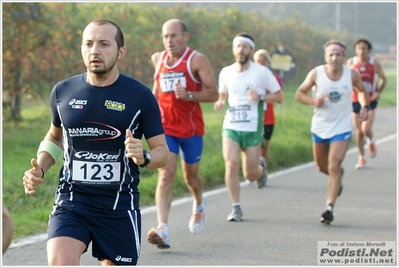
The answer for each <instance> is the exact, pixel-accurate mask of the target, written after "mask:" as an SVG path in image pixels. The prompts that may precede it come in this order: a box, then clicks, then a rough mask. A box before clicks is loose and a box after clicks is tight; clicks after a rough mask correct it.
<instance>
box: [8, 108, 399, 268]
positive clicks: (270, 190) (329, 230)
mask: <svg viewBox="0 0 399 268" xmlns="http://www.w3.org/2000/svg"><path fill="white" fill-rule="evenodd" d="M309 120H310V118H309ZM373 129H374V132H375V135H376V138H377V143H376V144H377V150H378V151H377V156H376V157H375V158H373V159H372V158H370V157H368V155H367V157H366V161H367V168H366V169H363V170H355V169H354V165H355V164H356V162H357V157H358V155H357V149H356V148H354V147H351V148H350V149H349V150H348V153H347V156H346V157H345V160H344V163H343V167H344V168H345V175H344V180H343V185H344V189H343V192H342V195H341V196H340V197H339V198H338V201H337V203H336V206H335V219H334V221H333V222H332V223H331V225H329V226H327V225H324V224H322V223H320V222H319V219H320V215H321V213H322V212H323V211H324V203H325V196H326V181H327V177H326V176H324V175H322V174H321V173H319V172H318V171H317V170H316V167H315V165H314V162H311V163H307V164H304V165H300V166H296V167H292V168H289V169H286V170H282V171H279V172H276V173H273V174H269V185H268V186H267V187H265V188H262V189H257V188H256V187H255V185H253V184H247V183H246V182H242V184H241V185H242V187H241V204H242V209H243V213H244V215H243V221H242V222H227V221H226V216H227V214H228V213H229V212H230V210H231V204H230V201H229V197H228V193H227V190H226V188H224V187H223V188H220V189H215V190H212V191H209V192H206V193H205V198H206V202H207V207H206V225H205V227H204V230H203V231H202V232H201V233H199V234H195V235H193V234H191V233H190V232H189V230H188V221H189V218H190V214H191V207H192V199H191V197H190V198H179V199H176V200H175V201H174V202H173V207H172V208H171V213H170V217H169V234H170V236H171V248H170V249H167V250H160V249H158V248H157V247H156V246H154V245H152V244H149V243H148V242H147V232H148V230H149V229H150V228H151V227H152V226H154V225H156V213H155V208H154V207H145V208H143V209H142V214H143V215H142V249H141V256H140V259H139V261H138V265H139V266H169V265H173V266H177V265H178V266H184V265H231V266H240V265H241V266H243V265H260V266H262V265H317V259H318V256H317V243H318V241H396V239H397V232H396V230H397V228H396V226H397V221H396V219H397V206H396V203H397V181H396V176H397V166H396V163H397V110H396V107H388V108H382V107H381V108H378V109H377V113H376V120H375V123H374V127H373ZM309 137H310V135H309ZM367 153H368V151H367ZM179 179H180V178H179ZM45 237H46V235H45V234H38V235H36V236H32V237H26V238H22V239H18V240H14V241H13V243H12V244H11V246H10V248H9V249H8V251H7V252H6V253H5V254H4V255H3V260H2V264H3V266H15V265H23V266H29V265H41V266H43V265H47V259H46V242H45ZM81 265H86V266H87V265H88V266H99V265H100V263H99V261H98V260H97V259H95V258H93V257H92V256H91V247H89V250H88V252H86V253H84V254H83V256H82V259H81Z"/></svg>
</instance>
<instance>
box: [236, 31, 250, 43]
mask: <svg viewBox="0 0 399 268" xmlns="http://www.w3.org/2000/svg"><path fill="white" fill-rule="evenodd" d="M238 36H242V37H246V38H249V39H251V40H252V42H254V43H255V40H254V38H253V37H252V36H251V35H250V34H249V33H247V32H241V33H238V34H236V36H234V37H238Z"/></svg>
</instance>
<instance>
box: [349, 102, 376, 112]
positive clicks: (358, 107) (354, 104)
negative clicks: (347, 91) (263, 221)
mask: <svg viewBox="0 0 399 268" xmlns="http://www.w3.org/2000/svg"><path fill="white" fill-rule="evenodd" d="M377 104H378V102H377V101H372V102H370V110H374V109H375V108H377ZM352 108H353V112H354V113H355V114H358V113H360V110H361V108H362V106H361V105H360V103H359V102H352Z"/></svg>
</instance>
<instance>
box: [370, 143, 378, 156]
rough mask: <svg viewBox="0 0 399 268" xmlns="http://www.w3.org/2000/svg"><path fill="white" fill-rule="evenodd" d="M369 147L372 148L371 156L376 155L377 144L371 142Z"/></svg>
mask: <svg viewBox="0 0 399 268" xmlns="http://www.w3.org/2000/svg"><path fill="white" fill-rule="evenodd" d="M369 149H370V156H371V157H375V155H376V154H377V147H375V144H374V143H370V145H369Z"/></svg>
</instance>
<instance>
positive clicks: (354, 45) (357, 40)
mask: <svg viewBox="0 0 399 268" xmlns="http://www.w3.org/2000/svg"><path fill="white" fill-rule="evenodd" d="M359 43H365V44H366V45H367V46H368V48H369V50H371V49H372V45H371V42H370V41H369V40H368V39H367V38H365V37H359V38H358V39H356V40H355V42H354V43H353V49H356V46H357V45H358V44H359Z"/></svg>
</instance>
